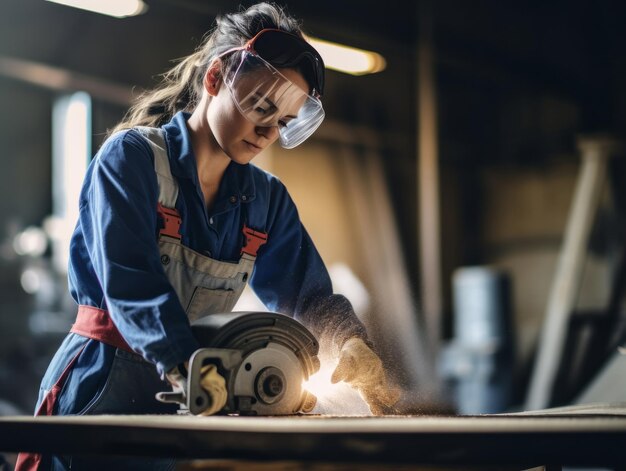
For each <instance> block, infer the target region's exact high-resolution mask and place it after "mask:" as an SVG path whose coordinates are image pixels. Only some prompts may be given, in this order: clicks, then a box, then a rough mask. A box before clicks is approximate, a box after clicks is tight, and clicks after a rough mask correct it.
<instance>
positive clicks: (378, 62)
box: [306, 37, 387, 75]
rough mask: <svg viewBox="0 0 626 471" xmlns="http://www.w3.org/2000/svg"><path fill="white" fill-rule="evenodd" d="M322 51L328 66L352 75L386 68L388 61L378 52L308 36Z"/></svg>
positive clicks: (321, 53) (320, 51)
mask: <svg viewBox="0 0 626 471" xmlns="http://www.w3.org/2000/svg"><path fill="white" fill-rule="evenodd" d="M306 39H307V41H309V42H310V43H311V44H312V45H313V47H314V48H315V49H317V51H318V52H319V53H320V55H321V56H322V59H324V64H325V65H326V68H328V69H333V70H337V71H339V72H344V73H346V74H352V75H364V74H373V73H376V72H380V71H382V70H385V67H386V66H387V62H386V61H385V58H384V57H383V56H381V55H380V54H378V53H377V52H372V51H366V50H364V49H357V48H355V47H350V46H344V45H343V44H337V43H332V42H330V41H324V40H323V39H317V38H311V37H307V38H306Z"/></svg>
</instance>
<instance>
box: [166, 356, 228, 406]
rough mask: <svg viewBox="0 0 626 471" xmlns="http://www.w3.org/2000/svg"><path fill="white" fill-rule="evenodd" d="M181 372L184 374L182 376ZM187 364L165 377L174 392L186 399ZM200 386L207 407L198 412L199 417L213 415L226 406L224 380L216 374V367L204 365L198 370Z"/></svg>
mask: <svg viewBox="0 0 626 471" xmlns="http://www.w3.org/2000/svg"><path fill="white" fill-rule="evenodd" d="M181 370H183V371H184V374H183V371H181ZM186 373H187V364H185V365H184V366H183V367H175V368H173V369H172V370H170V371H169V372H168V373H167V374H166V375H165V377H166V379H167V380H168V381H169V383H170V384H171V385H172V388H173V390H174V392H178V393H182V394H184V397H185V398H186V397H187V374H186ZM200 386H201V387H202V389H204V390H205V391H206V392H207V393H208V395H209V397H210V399H211V400H210V401H209V405H208V407H207V408H206V409H204V410H203V411H202V412H200V415H204V416H206V415H213V414H216V413H218V412H219V411H221V410H222V408H223V407H224V406H225V405H226V399H227V397H228V393H227V391H226V380H225V379H224V377H223V376H222V375H221V374H219V373H218V371H217V367H216V366H215V365H212V364H208V365H204V366H203V367H202V368H201V369H200Z"/></svg>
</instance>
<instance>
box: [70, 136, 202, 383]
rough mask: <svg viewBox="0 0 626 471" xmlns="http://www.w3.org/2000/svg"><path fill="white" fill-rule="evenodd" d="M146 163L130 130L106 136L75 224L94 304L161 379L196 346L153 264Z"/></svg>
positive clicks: (150, 176) (146, 153) (151, 188)
mask: <svg viewBox="0 0 626 471" xmlns="http://www.w3.org/2000/svg"><path fill="white" fill-rule="evenodd" d="M153 159H154V157H153V156H152V151H151V150H150V148H149V146H148V144H147V143H146V142H145V141H144V140H143V138H142V137H141V136H139V135H138V134H137V133H135V132H132V131H131V132H123V133H119V134H116V135H114V136H113V137H111V138H110V139H109V140H108V141H107V142H106V143H105V144H104V146H103V147H102V149H101V150H100V152H99V153H98V155H97V156H96V157H95V159H94V161H93V162H92V164H91V166H90V168H89V171H88V174H87V177H86V179H85V184H84V187H83V191H82V193H81V199H80V226H81V228H82V232H83V234H82V235H83V238H84V244H85V247H86V250H87V251H88V253H89V259H90V261H91V264H92V265H93V271H94V272H95V276H96V277H97V280H98V282H99V283H100V285H101V288H102V292H103V296H104V299H103V300H102V301H101V303H102V304H104V305H101V306H99V307H101V308H103V309H107V310H108V311H109V313H110V315H111V318H112V319H113V322H114V323H115V325H116V326H117V328H118V329H119V331H120V333H121V334H122V336H123V337H124V339H125V340H126V341H127V342H128V344H129V345H130V346H131V348H133V349H134V350H135V351H136V352H137V353H139V354H141V355H142V356H143V357H144V358H146V359H147V360H148V361H151V362H153V363H155V364H156V365H157V369H158V370H159V373H161V374H162V375H163V374H164V373H165V372H167V371H169V370H170V369H171V368H173V367H174V366H176V365H177V364H179V363H181V362H183V361H186V360H187V359H188V358H189V356H190V354H191V353H192V352H193V351H194V350H195V349H196V348H197V342H196V340H195V339H194V337H193V335H192V333H191V329H190V327H189V322H188V320H187V317H186V315H185V311H184V309H183V307H182V306H181V305H180V302H179V300H178V297H177V295H176V293H175V291H174V289H173V288H172V286H171V284H170V283H169V281H168V279H167V277H166V275H165V272H164V271H163V268H162V266H161V263H160V254H159V249H158V243H157V238H156V227H157V216H156V204H157V199H158V184H157V179H156V174H155V171H154V163H153V162H154V160H153ZM83 268H84V267H83Z"/></svg>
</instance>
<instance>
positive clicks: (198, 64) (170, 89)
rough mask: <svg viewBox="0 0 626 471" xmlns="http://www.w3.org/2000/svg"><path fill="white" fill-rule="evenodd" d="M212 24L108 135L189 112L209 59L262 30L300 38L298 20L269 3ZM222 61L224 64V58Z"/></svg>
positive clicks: (221, 17) (225, 60)
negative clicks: (197, 44)
mask: <svg viewBox="0 0 626 471" xmlns="http://www.w3.org/2000/svg"><path fill="white" fill-rule="evenodd" d="M215 23H216V25H215V28H214V29H213V30H212V31H211V32H210V33H209V34H207V35H206V36H205V38H204V40H203V41H202V43H201V44H200V46H198V48H197V49H196V50H195V51H194V52H193V53H192V54H190V55H189V56H187V57H184V58H183V59H182V60H181V61H180V62H179V63H178V64H177V65H176V66H174V67H173V68H171V69H170V70H168V71H167V72H165V73H164V74H162V75H161V81H160V83H159V85H158V86H157V87H156V88H154V89H152V90H148V91H146V92H144V93H142V94H141V95H140V96H139V97H138V98H137V99H136V101H135V103H134V104H133V106H131V108H130V109H129V110H128V112H127V113H126V116H124V118H123V119H122V121H121V122H119V123H118V124H117V125H116V126H115V128H113V130H112V131H111V134H112V133H114V132H116V131H121V130H123V129H130V128H132V127H135V126H151V127H158V126H162V125H163V124H165V123H167V122H168V121H169V120H170V119H172V117H173V116H174V115H175V114H176V113H178V112H179V111H188V112H192V111H193V110H194V109H195V107H196V106H197V104H198V102H199V100H200V98H201V96H202V90H203V85H202V84H203V80H204V75H205V73H206V71H207V69H208V67H209V65H210V64H211V62H212V60H213V59H214V58H215V57H217V56H219V55H220V54H221V53H223V52H225V51H228V50H229V49H232V48H234V47H239V46H242V45H243V44H245V43H246V41H248V40H249V39H251V38H253V37H254V36H255V35H256V34H257V33H258V32H259V31H261V30H262V29H265V28H274V29H281V30H283V31H287V32H290V33H292V34H296V35H298V36H301V37H302V31H301V29H300V24H299V22H298V21H297V20H296V19H294V18H292V17H290V16H288V15H287V13H286V12H285V10H284V9H283V8H281V7H279V6H277V5H275V4H272V3H265V2H263V3H258V4H256V5H253V6H251V7H249V8H248V9H246V10H243V11H241V12H238V13H229V14H226V15H220V16H218V17H217V18H216V19H215ZM223 61H224V66H225V67H228V65H229V64H228V58H225V59H224V60H223Z"/></svg>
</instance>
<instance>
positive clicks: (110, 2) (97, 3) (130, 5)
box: [48, 0, 148, 18]
mask: <svg viewBox="0 0 626 471" xmlns="http://www.w3.org/2000/svg"><path fill="white" fill-rule="evenodd" d="M48 1H49V2H54V3H60V4H61V5H66V6H68V7H74V8H80V9H82V10H88V11H93V12H95V13H101V14H103V15H109V16H115V17H117V18H124V17H127V16H135V15H140V14H142V13H145V11H146V10H147V9H148V6H147V5H146V4H145V3H144V2H143V1H142V0H48Z"/></svg>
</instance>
